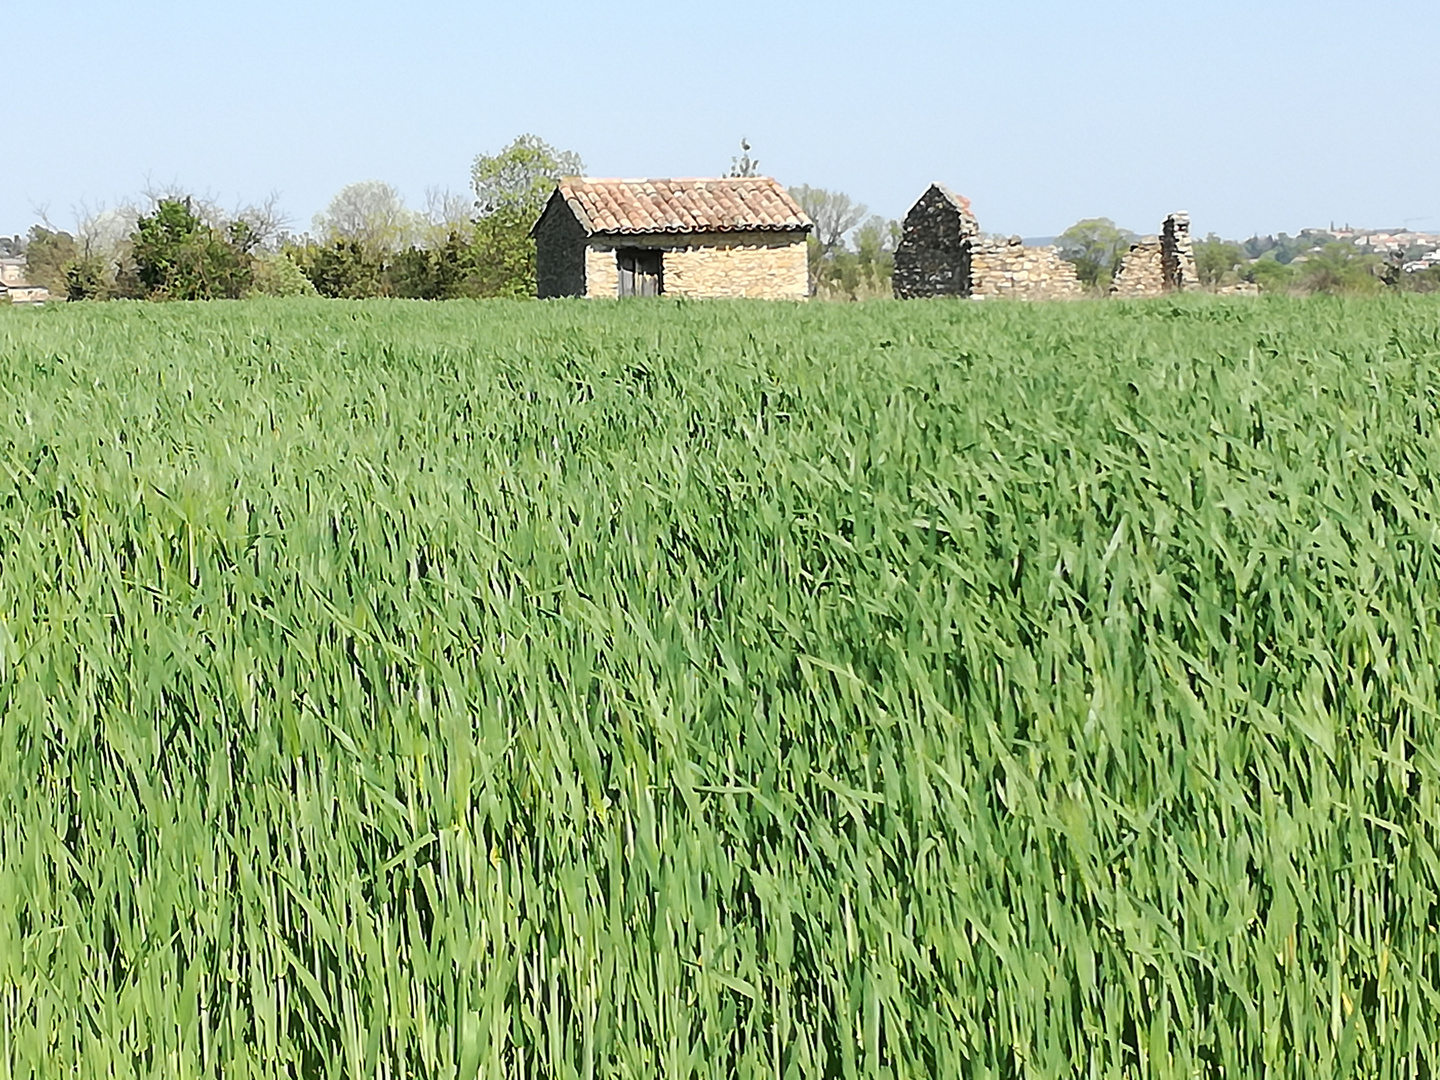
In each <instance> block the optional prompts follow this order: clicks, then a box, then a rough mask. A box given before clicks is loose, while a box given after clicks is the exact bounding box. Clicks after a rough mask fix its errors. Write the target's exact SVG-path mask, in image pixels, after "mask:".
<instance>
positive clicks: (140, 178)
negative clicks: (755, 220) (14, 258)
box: [0, 0, 1440, 237]
mask: <svg viewBox="0 0 1440 1080" xmlns="http://www.w3.org/2000/svg"><path fill="white" fill-rule="evenodd" d="M0 41H3V42H4V46H5V53H6V55H7V58H8V60H9V64H8V70H9V74H10V76H11V79H12V80H17V79H18V80H19V85H18V86H17V85H16V84H15V82H14V81H12V83H11V86H12V89H11V91H10V93H9V94H8V95H7V99H8V100H7V113H8V115H7V116H6V120H5V126H4V135H3V140H4V141H3V145H4V146H5V148H6V151H7V152H6V153H5V159H4V165H3V170H0V232H4V233H7V234H9V233H14V232H18V231H23V230H24V229H26V228H27V227H28V226H29V225H30V224H31V223H32V221H34V220H35V209H36V208H37V207H47V208H48V211H49V215H50V217H51V218H52V219H53V220H54V221H55V222H56V223H58V224H62V225H67V224H70V223H71V222H72V221H73V220H74V216H75V210H76V208H77V207H79V206H81V205H82V204H84V205H88V206H91V207H93V206H96V205H98V204H106V203H108V204H111V205H113V204H114V203H116V202H117V201H120V200H123V199H125V198H127V197H133V196H134V195H135V193H137V192H138V191H139V190H141V189H142V188H143V187H145V186H146V184H147V181H148V182H150V183H153V184H155V185H167V184H171V183H178V184H180V185H183V186H185V187H187V188H189V189H192V190H196V191H199V192H202V193H206V194H209V195H212V196H214V197H216V198H218V199H219V200H220V201H221V202H222V203H224V204H227V205H234V204H237V203H239V202H242V201H254V200H259V199H261V198H263V197H264V196H265V195H267V194H268V193H270V192H271V191H275V192H278V193H279V195H280V198H281V203H282V205H283V206H284V207H285V208H286V209H287V210H288V212H289V213H290V215H291V217H292V218H293V219H294V221H295V223H296V225H297V226H300V227H308V225H309V221H310V217H311V215H312V214H314V213H315V211H317V210H319V209H321V208H322V207H323V206H324V205H325V204H326V203H327V202H328V201H329V199H330V197H331V196H332V195H333V194H334V193H335V192H336V191H338V190H339V189H340V188H341V187H342V186H343V185H345V184H347V183H350V182H353V181H357V180H367V179H379V180H387V181H389V182H391V183H393V184H395V185H396V186H398V187H399V188H400V189H401V190H402V191H403V192H404V193H405V194H406V196H407V198H408V199H409V200H410V201H411V202H412V203H414V204H418V203H420V202H421V201H422V200H423V195H424V191H425V189H426V187H427V186H430V185H440V186H445V187H450V188H452V189H456V190H464V189H466V187H467V184H468V178H469V163H470V161H471V159H472V158H473V157H474V155H475V154H476V153H477V152H481V151H494V150H497V149H499V148H500V147H502V146H503V145H504V144H505V143H507V142H508V141H509V140H510V139H511V138H512V137H513V136H515V135H517V134H519V133H521V132H534V133H535V134H538V135H540V136H542V137H544V138H545V139H547V140H549V141H550V142H552V143H555V144H556V145H558V146H561V147H563V148H568V149H573V150H576V151H578V152H579V153H580V155H581V156H582V157H583V158H584V161H585V163H586V166H587V171H589V172H590V173H591V174H593V175H601V176H646V175H648V176H695V175H713V174H716V173H720V172H723V171H724V170H725V169H726V168H727V167H728V166H729V163H730V158H731V156H732V155H733V154H734V153H736V151H737V144H738V141H739V139H740V137H741V136H742V135H745V136H748V137H749V138H750V140H751V142H752V143H753V144H754V147H755V153H756V155H757V156H758V157H759V159H760V162H761V166H762V168H763V170H764V171H766V172H769V173H772V174H773V175H775V176H778V177H779V178H780V179H781V180H782V181H783V182H785V183H792V184H793V183H808V184H812V185H818V186H822V187H829V188H837V189H839V190H842V191H845V192H847V193H848V194H850V195H851V196H852V197H854V198H855V199H858V200H860V201H863V202H865V203H867V204H869V205H870V207H871V208H872V209H873V210H876V211H879V212H881V213H884V214H887V215H891V216H899V215H901V214H903V213H904V211H905V210H906V209H907V208H908V206H909V205H910V203H911V202H912V201H913V200H914V199H915V198H916V197H917V196H918V195H919V194H920V193H921V192H922V191H923V190H924V188H925V186H926V185H927V184H928V183H929V182H930V181H932V180H940V181H943V182H945V183H947V184H949V185H950V186H951V187H953V188H955V189H956V190H958V191H961V192H963V193H965V194H968V195H969V196H970V197H971V198H972V200H973V202H974V206H975V210H976V212H977V214H978V215H979V218H980V222H981V225H982V226H983V227H984V228H986V229H987V230H991V231H996V232H1007V233H1008V232H1017V233H1021V234H1023V235H1027V236H1036V235H1049V234H1052V233H1055V232H1058V231H1060V230H1061V229H1063V228H1064V227H1066V226H1067V225H1069V224H1071V223H1073V222H1074V221H1076V220H1077V219H1079V218H1082V217H1093V216H1108V217H1112V218H1114V219H1116V220H1117V221H1118V222H1119V223H1120V224H1122V225H1125V226H1128V227H1129V228H1132V229H1135V230H1136V231H1138V232H1149V231H1154V230H1155V229H1156V228H1157V227H1158V225H1159V222H1160V220H1161V218H1162V217H1163V216H1164V214H1165V213H1166V212H1168V211H1170V210H1172V209H1188V210H1189V211H1190V212H1191V214H1192V217H1193V218H1194V223H1195V228H1196V231H1197V232H1199V233H1200V234H1202V235H1203V234H1204V233H1205V232H1208V231H1210V230H1212V229H1213V230H1215V231H1217V232H1219V233H1221V234H1222V235H1227V236H1235V237H1240V236H1246V235H1249V234H1250V233H1252V232H1254V231H1257V230H1258V231H1261V232H1272V231H1279V230H1286V231H1290V232H1294V231H1296V230H1298V229H1299V228H1301V227H1303V226H1306V225H1316V224H1327V223H1329V222H1330V221H1331V220H1332V219H1333V220H1335V221H1336V222H1346V221H1348V222H1350V223H1352V224H1355V225H1362V224H1364V225H1375V226H1380V225H1400V224H1403V223H1408V224H1409V225H1410V226H1411V227H1414V228H1424V229H1429V230H1436V231H1440V107H1437V104H1436V99H1437V90H1436V85H1437V77H1436V68H1437V64H1440V3H1437V0H1366V2H1359V0H1355V2H1340V0H1203V2H1202V0H1185V2H1179V0H1110V2H1100V0H1068V2H1062V0H992V2H990V3H986V4H977V3H968V2H952V3H939V2H922V0H891V2H889V3H884V4H880V3H873V4H863V3H854V2H847V0H840V2H834V3H824V4H822V3H802V2H785V0H769V2H765V0H729V2H725V3H710V4H705V5H696V4H686V3H676V4H654V3H646V4H632V5H626V4H614V3H598V2H590V3H575V2H572V0H551V2H549V3H545V4H517V3H511V4H504V5H501V4H490V3H475V2H471V3H462V2H459V0H410V2H408V3H395V2H394V0H390V2H386V3H378V2H374V0H350V2H348V3H343V4H342V3H338V2H317V0H288V2H279V0H250V2H249V3H246V4H225V5H220V4H212V3H208V2H205V0H200V2H198V3H197V2H196V0H189V2H185V3H181V2H178V0H152V2H136V0H131V2H125V0H105V2H99V0H70V2H68V3H66V4H63V5H62V4H58V3H46V2H43V0H34V2H21V0H13V2H8V3H6V4H5V10H4V12H3V13H0Z"/></svg>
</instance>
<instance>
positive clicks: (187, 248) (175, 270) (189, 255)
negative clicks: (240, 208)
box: [130, 198, 255, 300]
mask: <svg viewBox="0 0 1440 1080" xmlns="http://www.w3.org/2000/svg"><path fill="white" fill-rule="evenodd" d="M254 246H255V236H254V234H253V233H252V232H251V230H250V228H249V226H247V225H246V224H245V223H244V222H241V221H232V222H230V223H229V224H228V225H226V226H225V227H223V228H217V227H216V226H213V225H210V224H207V223H206V222H205V221H203V220H202V219H201V218H200V217H199V216H198V215H197V214H196V213H195V210H194V208H193V206H192V205H191V203H190V200H188V199H185V200H181V199H169V198H167V199H162V200H160V202H159V203H158V204H156V206H155V207H154V209H153V210H152V211H151V212H150V213H149V214H147V215H143V216H142V217H141V218H140V219H139V221H138V222H136V225H135V231H134V232H133V233H132V234H131V235H130V260H131V262H132V263H133V266H134V270H135V277H136V278H137V279H138V281H139V283H140V286H141V287H142V288H143V289H144V293H145V295H146V296H147V297H149V298H151V299H158V300H212V299H220V298H229V299H237V298H239V297H241V296H243V295H244V294H245V293H246V292H247V291H248V290H249V288H250V285H251V281H252V279H253V275H254V270H253V267H252V259H251V255H250V252H251V250H252V249H253V248H254Z"/></svg>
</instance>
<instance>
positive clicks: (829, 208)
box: [790, 184, 870, 251]
mask: <svg viewBox="0 0 1440 1080" xmlns="http://www.w3.org/2000/svg"><path fill="white" fill-rule="evenodd" d="M790 195H791V197H792V198H793V199H794V200H795V201H796V202H797V203H799V204H800V209H802V210H804V211H805V215H806V216H807V217H808V218H809V219H810V220H811V221H813V222H814V223H815V231H814V232H813V233H811V235H812V236H813V237H814V238H815V240H816V241H817V242H818V243H819V244H820V247H821V248H822V249H823V250H824V251H833V250H834V249H836V248H838V247H841V246H843V245H844V243H845V235H846V234H847V233H848V232H849V231H850V230H851V229H853V228H855V226H856V225H859V224H860V222H862V221H864V220H865V215H866V214H868V213H869V212H870V210H869V208H868V207H867V206H866V205H865V204H864V203H858V202H855V201H854V200H852V199H851V198H850V196H849V195H846V194H845V193H844V192H843V191H827V190H825V189H824V188H818V187H810V186H809V185H808V184H796V185H795V186H794V187H792V188H791V189H790Z"/></svg>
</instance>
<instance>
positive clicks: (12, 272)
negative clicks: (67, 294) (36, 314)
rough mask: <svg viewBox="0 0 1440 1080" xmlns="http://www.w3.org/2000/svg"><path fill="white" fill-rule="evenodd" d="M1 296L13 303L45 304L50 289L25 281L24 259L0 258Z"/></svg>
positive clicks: (48, 297)
mask: <svg viewBox="0 0 1440 1080" xmlns="http://www.w3.org/2000/svg"><path fill="white" fill-rule="evenodd" d="M0 297H3V298H4V299H5V300H8V301H9V302H10V303H12V304H43V303H45V301H46V300H49V299H50V290H49V289H46V288H44V287H43V286H41V285H30V284H28V283H27V282H26V281H25V260H24V259H0Z"/></svg>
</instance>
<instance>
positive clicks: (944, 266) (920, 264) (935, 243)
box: [892, 184, 980, 300]
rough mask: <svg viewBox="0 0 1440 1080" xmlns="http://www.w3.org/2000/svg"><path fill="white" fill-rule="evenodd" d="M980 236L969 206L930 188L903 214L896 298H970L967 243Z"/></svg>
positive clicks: (897, 259)
mask: <svg viewBox="0 0 1440 1080" xmlns="http://www.w3.org/2000/svg"><path fill="white" fill-rule="evenodd" d="M979 233H980V225H979V223H978V222H976V220H975V215H974V214H972V213H971V212H970V208H969V205H968V204H967V203H964V202H961V203H960V204H959V205H957V204H956V202H955V201H953V200H952V199H951V198H949V197H948V196H947V195H946V194H945V192H944V191H942V190H941V189H940V186H939V185H938V184H932V185H931V186H930V189H929V190H928V191H926V192H925V194H924V195H922V196H920V199H919V200H918V201H917V202H916V203H915V205H914V206H912V207H911V208H910V212H909V213H908V214H906V215H905V222H904V225H903V226H902V227H901V234H900V243H899V245H898V246H897V247H896V249H895V274H894V277H893V279H892V281H893V287H894V290H895V295H896V296H897V297H899V298H900V299H902V300H908V299H912V298H916V297H925V296H969V295H970V244H969V241H970V238H971V237H974V236H978V235H979Z"/></svg>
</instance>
